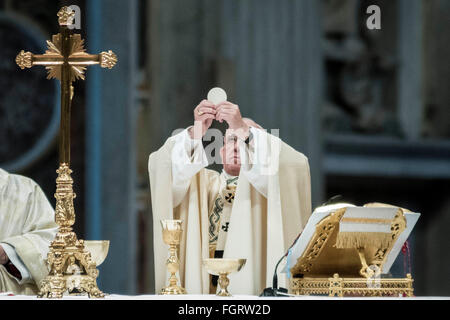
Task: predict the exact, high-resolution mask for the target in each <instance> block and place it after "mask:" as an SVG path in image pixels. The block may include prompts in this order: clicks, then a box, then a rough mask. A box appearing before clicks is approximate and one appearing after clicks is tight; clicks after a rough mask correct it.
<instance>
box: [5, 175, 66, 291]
mask: <svg viewBox="0 0 450 320" xmlns="http://www.w3.org/2000/svg"><path fill="white" fill-rule="evenodd" d="M54 219H55V218H54V210H53V208H52V206H51V205H50V203H49V201H48V200H47V198H46V196H45V194H44V193H43V191H42V190H41V188H40V187H39V186H38V185H37V184H36V183H35V182H34V181H33V180H31V179H29V178H26V177H23V176H19V175H14V174H9V173H8V172H6V171H4V170H2V169H0V292H12V293H14V294H31V295H34V294H37V293H38V285H39V283H40V281H41V280H42V279H43V278H44V277H45V276H47V274H48V269H47V266H46V263H45V259H46V257H47V253H48V250H49V245H50V243H51V241H52V240H53V238H54V237H55V235H56V232H57V230H58V226H57V224H56V223H55V220H54Z"/></svg>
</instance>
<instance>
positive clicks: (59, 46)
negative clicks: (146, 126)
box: [16, 7, 117, 298]
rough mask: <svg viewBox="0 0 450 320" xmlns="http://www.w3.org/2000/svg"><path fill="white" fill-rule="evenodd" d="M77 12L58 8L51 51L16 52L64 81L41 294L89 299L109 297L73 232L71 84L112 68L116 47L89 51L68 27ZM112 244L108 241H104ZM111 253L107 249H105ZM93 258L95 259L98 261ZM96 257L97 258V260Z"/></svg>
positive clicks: (21, 60) (23, 63) (24, 63)
mask: <svg viewBox="0 0 450 320" xmlns="http://www.w3.org/2000/svg"><path fill="white" fill-rule="evenodd" d="M74 16H75V12H74V11H73V10H71V9H70V8H69V7H63V8H62V9H61V10H60V11H59V12H58V22H59V25H60V33H58V34H56V35H54V36H53V38H52V41H47V45H48V50H47V51H46V52H45V53H44V54H40V55H36V54H33V53H31V52H24V51H23V50H22V51H21V52H20V53H19V54H18V55H17V57H16V63H17V64H18V65H19V67H20V68H21V69H24V68H31V67H33V66H35V65H41V66H45V67H46V69H47V70H48V76H47V78H48V79H58V80H59V81H60V84H61V132H60V142H59V153H60V159H59V162H60V166H59V169H58V170H57V171H56V172H57V173H58V178H57V179H56V193H55V198H56V209H55V220H56V223H57V224H58V225H59V231H58V233H57V235H56V237H55V239H54V241H53V242H52V243H51V245H50V252H49V253H48V256H47V261H48V265H49V269H50V272H49V275H48V276H47V277H46V278H45V279H44V280H42V282H41V284H40V292H39V294H38V296H39V297H49V298H62V296H63V294H65V293H66V292H68V293H71V294H83V293H85V294H88V295H89V297H94V298H101V297H104V294H103V292H101V291H100V290H99V289H98V287H97V283H96V279H97V276H98V270H97V268H96V266H97V264H98V263H99V261H98V260H96V258H98V257H91V252H89V251H88V250H86V244H87V242H86V243H85V242H84V241H83V240H78V239H77V236H76V234H75V233H74V232H73V231H72V225H73V224H74V223H75V210H74V205H73V199H74V198H75V193H74V192H73V188H72V185H73V180H72V177H71V173H72V170H70V168H69V167H70V109H71V104H72V98H73V95H74V87H73V86H72V82H74V81H75V80H78V79H82V80H84V71H85V70H86V67H87V66H90V65H94V64H100V66H101V67H102V68H109V69H111V68H112V67H113V66H114V65H115V64H116V62H117V57H116V55H115V54H114V53H113V52H112V51H108V52H102V53H100V54H88V53H86V52H85V49H84V40H82V39H81V36H80V35H79V34H75V33H73V31H72V29H71V28H69V27H70V26H71V25H72V24H73V20H74ZM103 243H107V242H103ZM100 251H103V254H104V255H105V256H106V252H107V248H106V249H105V248H103V249H102V250H100ZM93 258H94V259H93ZM93 260H96V261H97V263H96V261H93Z"/></svg>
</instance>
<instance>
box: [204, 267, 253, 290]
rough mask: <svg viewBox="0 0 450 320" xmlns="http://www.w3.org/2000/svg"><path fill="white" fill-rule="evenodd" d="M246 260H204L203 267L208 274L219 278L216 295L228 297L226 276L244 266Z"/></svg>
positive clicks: (228, 281) (228, 282) (228, 280)
mask: <svg viewBox="0 0 450 320" xmlns="http://www.w3.org/2000/svg"><path fill="white" fill-rule="evenodd" d="M246 261H247V259H217V258H216V259H204V260H203V265H204V266H205V268H206V271H208V273H209V274H212V275H215V276H219V285H220V291H219V292H218V293H217V295H218V296H221V297H230V296H231V294H230V293H229V292H228V289H227V288H228V285H229V284H230V279H228V275H229V274H230V273H233V272H238V271H240V270H241V269H242V267H243V266H244V265H245V262H246Z"/></svg>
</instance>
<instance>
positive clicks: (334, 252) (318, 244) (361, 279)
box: [288, 205, 419, 297]
mask: <svg viewBox="0 0 450 320" xmlns="http://www.w3.org/2000/svg"><path fill="white" fill-rule="evenodd" d="M330 207H331V208H328V209H327V208H324V207H322V208H320V209H321V210H316V211H315V212H314V213H313V214H312V216H311V218H310V219H309V221H308V223H307V225H306V227H305V229H304V230H303V232H302V234H301V235H300V237H299V239H298V240H297V241H296V243H295V244H294V246H293V247H292V249H291V251H290V254H289V256H288V266H289V265H291V266H292V267H291V268H290V273H291V278H290V291H291V293H292V294H296V295H310V294H317V295H329V296H339V297H342V296H399V295H401V296H409V297H410V296H412V295H413V291H414V289H413V279H412V277H411V275H410V274H407V275H406V278H387V277H383V276H382V275H383V274H387V273H388V272H389V269H390V267H391V266H392V264H393V262H394V261H395V258H396V257H397V255H398V253H399V252H400V250H401V247H402V245H403V243H404V242H405V241H406V240H407V238H408V236H409V234H410V232H411V230H412V228H413V227H414V225H415V223H416V221H417V219H418V218H419V214H418V213H413V212H410V211H408V210H405V209H402V208H398V207H392V206H371V205H368V206H365V207H355V206H352V205H350V206H348V207H342V206H341V207H340V208H336V206H335V207H333V206H330ZM288 272H289V271H288Z"/></svg>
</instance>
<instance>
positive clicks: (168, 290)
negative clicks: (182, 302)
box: [160, 220, 186, 295]
mask: <svg viewBox="0 0 450 320" xmlns="http://www.w3.org/2000/svg"><path fill="white" fill-rule="evenodd" d="M181 224H182V221H181V220H161V226H162V229H163V240H164V243H165V244H167V245H169V253H170V256H169V258H168V259H167V262H166V265H167V270H169V272H170V277H169V286H167V287H164V288H162V290H161V292H160V294H166V295H169V294H170V295H171V294H186V289H184V288H183V287H181V286H179V285H178V279H177V276H176V273H177V272H178V270H179V268H180V262H179V260H178V255H177V253H178V246H179V245H180V241H181V235H182V233H183V230H182V228H181Z"/></svg>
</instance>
